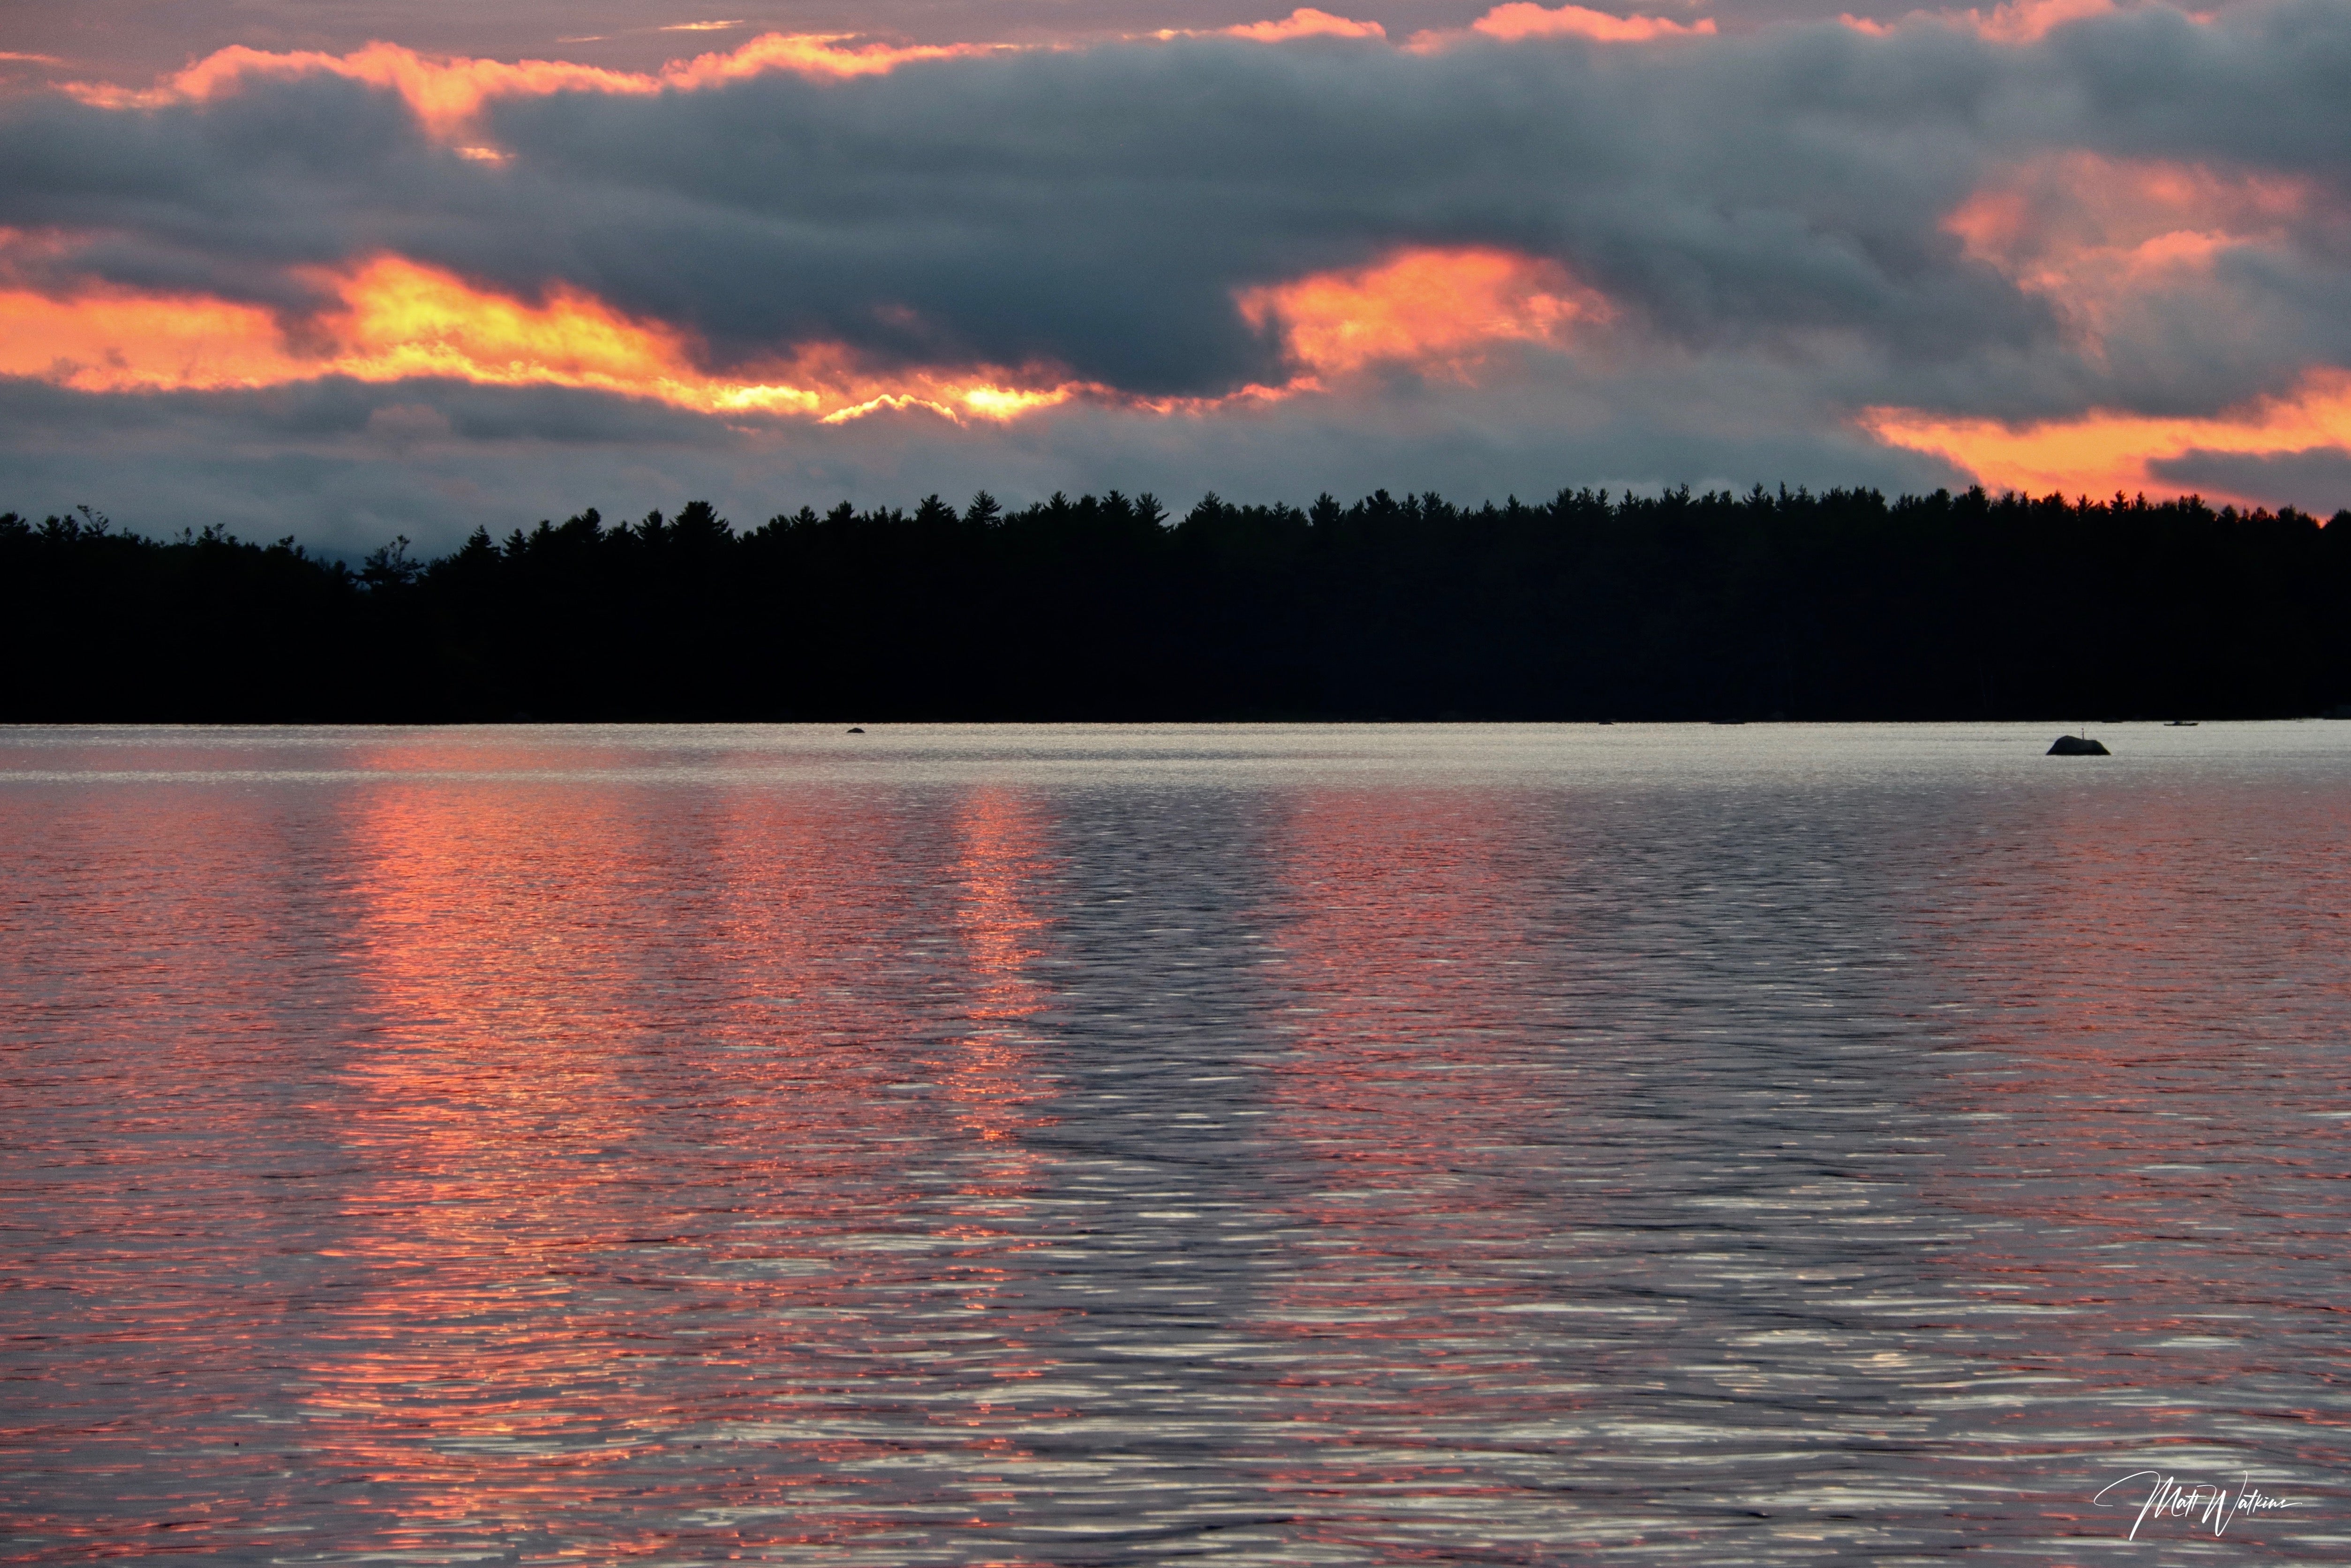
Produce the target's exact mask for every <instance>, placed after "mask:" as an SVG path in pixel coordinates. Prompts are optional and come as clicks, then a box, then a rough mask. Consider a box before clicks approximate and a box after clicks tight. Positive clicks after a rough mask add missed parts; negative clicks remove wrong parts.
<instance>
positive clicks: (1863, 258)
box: [0, 0, 2351, 393]
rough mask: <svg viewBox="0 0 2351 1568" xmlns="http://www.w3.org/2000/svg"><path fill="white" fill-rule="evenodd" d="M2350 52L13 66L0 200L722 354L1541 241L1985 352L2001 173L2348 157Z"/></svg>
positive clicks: (143, 258) (1889, 45)
mask: <svg viewBox="0 0 2351 1568" xmlns="http://www.w3.org/2000/svg"><path fill="white" fill-rule="evenodd" d="M2346 73H2351V5H2346V0H2300V3H2297V4H2293V5H2280V6H2276V7H2273V8H2270V9H2266V10H2262V11H2258V12H2249V13H2240V14H2235V15H2232V16H2230V17H2228V18H2225V19H2224V20H2223V21H2221V22H2220V23H2219V24H2216V25H2210V26H2199V25H2197V24H2194V23H2190V22H2189V21H2187V20H2186V19H2184V18H2182V17H2179V16H2176V15H2174V14H2172V13H2168V12H2162V11H2156V12H2147V13H2142V14H2137V15H2133V16H2114V17H2108V18H2105V19H2100V20H2095V21H2093V22H2089V23H2085V24H2082V25H2079V26H2074V27H2070V28H2065V29H2061V30H2060V31H2058V32H2057V33H2055V34H2053V35H2052V36H2050V37H2049V38H2048V39H2047V40H2045V41H2044V42H2043V43H2041V44H2039V45H2034V46H2029V47H2006V46H2001V45H1996V44H1992V43H1988V42H1986V41H1984V40H1982V39H1980V38H1979V37H1977V36H1974V35H1973V34H1972V33H1970V32H1968V31H1965V30H1963V29H1959V28H1956V27H1938V26H1913V27H1908V28H1905V29H1902V30H1901V31H1899V32H1898V33H1896V35H1895V36H1891V37H1883V38H1878V37H1870V36H1865V35H1862V34H1860V33H1857V32H1855V31H1852V30H1850V29H1846V28H1843V27H1838V26H1813V27H1803V28H1780V29H1773V30H1770V31H1767V32H1764V33H1760V34H1755V35H1750V36H1729V37H1722V38H1716V39H1711V40H1704V41H1698V42H1690V43H1681V44H1677V45H1673V46H1670V47H1657V48H1637V49H1628V48H1591V47H1584V46H1582V45H1579V44H1573V43H1568V44H1560V45H1529V44H1520V45H1517V46H1501V45H1491V44H1486V43H1482V42H1480V43H1473V44H1469V45H1465V46H1463V47H1457V48H1455V49H1452V50H1449V51H1447V52H1443V53H1439V54H1436V55H1430V56H1420V55H1412V54H1407V53H1404V52H1401V51H1398V50H1395V49H1393V48H1390V47H1384V46H1379V45H1361V46H1355V45H1316V46H1307V47H1279V48H1269V47H1260V46H1255V45H1248V44H1241V43H1237V42H1226V41H1219V40H1207V41H1197V42H1190V43H1177V44H1169V45H1133V46H1120V47H1100V48H1095V49H1091V50H1083V51H1073V52H1063V53H1036V54H1027V55H1020V56H1015V57H996V58H986V59H961V60H953V61H943V62H933V63H927V64H922V65H914V66H907V67H902V68H900V69H899V70H897V71H895V72H893V73H892V74H890V75H887V76H883V77H877V78H862V79H857V80H852V81H848V82H811V81H809V80H806V79H803V78H798V77H794V76H788V75H781V74H777V75H769V76H766V77H761V78H753V79H749V80H747V81H743V82H740V83H737V84H735V85H732V86H729V87H726V88H714V89H705V90H700V91H673V92H669V93H664V94H662V95H659V96H653V97H628V96H613V95H603V94H595V93H580V92H575V93H565V94H559V95H555V96H551V97H545V98H535V99H508V100H505V101H502V102H498V103H495V104H494V105H493V107H492V109H491V110H490V112H489V114H488V116H487V118H486V123H485V126H484V130H483V137H484V139H485V140H488V141H490V142H492V143H494V144H495V145H496V146H497V147H500V148H502V149H504V150H506V151H510V152H511V153H512V154H513V155H514V156H513V158H512V160H511V161H508V162H507V163H505V164H493V163H488V162H483V161H471V160H468V159H466V158H464V157H462V156H459V155H458V153H457V152H456V151H455V150H454V149H451V148H448V147H444V146H440V145H436V144H434V142H432V141H431V140H428V139H427V138H426V137H425V136H424V135H423V132H422V131H421V130H419V129H418V127H417V126H416V125H415V123H414V121H413V119H412V118H411V117H410V116H409V115H408V113H407V111H406V109H405V107H404V106H403V105H402V103H401V102H400V101H399V100H398V99H396V98H394V97H392V95H390V94H389V93H385V92H380V91H375V90H372V89H370V88H365V87H362V86H360V85H359V84H357V83H353V82H350V81H345V80H341V79H338V78H326V77H308V78H298V79H294V80H277V81H269V80H256V81H253V82H252V83H250V84H249V85H248V86H247V87H246V89H245V90H244V91H242V92H240V93H237V94H235V95H233V96H229V97H225V98H223V99H217V100H215V101H213V102H210V103H205V104H199V105H179V106H174V107H170V108H164V109H153V110H146V111H131V110H122V109H96V108H89V107H85V106H82V105H79V104H75V103H71V102H68V101H65V100H62V99H55V98H40V99H20V100H16V101H14V102H12V103H10V104H9V105H8V106H7V107H6V110H5V123H0V224H7V225H11V226H15V227H18V228H23V229H35V230H37V229H47V228H60V229H68V230H74V231H78V232H82V233H86V234H90V235H92V236H93V237H92V238H91V239H90V241H89V244H88V245H87V246H86V248H84V249H82V250H80V251H79V252H78V253H76V254H73V255H72V256H70V257H69V258H67V259H65V260H63V261H57V262H53V263H51V264H50V266H51V269H52V270H51V273H50V275H49V276H48V277H47V279H46V280H45V281H47V282H48V283H50V284H51V285H52V286H54V285H56V284H57V282H59V281H60V273H61V272H72V271H76V270H78V271H84V272H87V273H89V274H91V275H99V276H103V277H106V278H109V279H111V280H115V281H120V282H123V283H127V284H132V285H136V286H145V287H175V288H176V287H200V288H203V289H204V290H206V291H208V292H215V293H219V294H222V295H225V296H229V297H235V298H243V299H257V300H263V301H266V302H268V303H271V304H273V305H277V306H282V307H284V308H287V309H288V310H295V311H298V310H299V309H300V308H301V307H302V306H303V304H304V302H305V301H306V300H307V299H308V289H307V287H306V286H304V285H303V284H302V283H301V282H300V281H299V279H298V276H297V275H295V272H294V270H293V269H297V268H299V267H302V266H306V265H324V264H332V263H336V262H338V261H341V260H346V259H349V258H352V257H356V256H360V255H364V254H370V253H371V252H376V251H383V250H391V251H396V252H398V253H400V254H404V255H407V256H410V257H413V258H414V259H417V260H419V261H423V262H427V263H432V264H436V265H445V266H450V267H453V268H455V269H457V270H459V271H461V272H463V273H465V274H466V275H469V276H472V277H474V278H475V279H476V280H479V281H483V282H486V283H489V284H492V285H495V286H498V287H501V288H504V289H508V290H513V291H516V292H518V293H522V294H524V295H526V296H528V295H531V294H533V293H535V292H536V291H537V290H538V289H539V288H541V287H542V286H545V285H546V284H548V283H549V282H551V281H556V280H562V281H566V282H569V283H572V284H576V285H578V286H581V287H584V288H586V289H589V290H590V291H592V292H594V293H595V294H597V295H599V296H602V297H604V298H606V299H608V300H610V301H611V302H612V303H613V304H615V305H616V306H620V307H621V308H622V309H625V310H629V311H632V312H636V313H641V314H644V315H650V316H654V317H660V318H663V319H664V320H669V321H673V322H676V323H679V324H682V325H684V326H687V327H692V328H693V329H695V331H697V332H699V333H701V334H703V335H704V336H705V337H706V339H707V341H708V342H709V344H710V345H711V347H712V351H713V354H714V356H715V358H717V359H719V360H721V361H725V360H728V359H737V358H747V357H755V356H757V355H758V354H760V353H763V352H768V351H771V350H772V349H774V348H776V347H777V346H778V345H779V344H781V343H785V342H789V341H796V340H805V339H810V338H828V339H839V340H842V341H846V342H849V343H852V344H854V345H857V346H858V347H860V348H862V349H864V350H866V351H868V352H870V353H872V354H873V355H875V356H877V357H880V358H883V359H885V360H887V359H898V360H909V361H934V360H940V359H950V360H952V359H965V358H982V359H987V360H993V361H998V362H1005V363H1014V364H1017V363H1020V362H1022V361H1025V360H1029V359H1032V358H1033V359H1045V360H1051V361H1055V362H1059V363H1061V364H1066V365H1067V366H1069V367H1071V369H1073V370H1075V371H1076V372H1077V373H1078V374H1079V375H1081V376H1082V377H1088V378H1093V379H1102V380H1104V381H1107V382H1110V383H1112V384H1113V385H1116V386H1119V387H1122V388H1124V389H1133V390H1136V391H1143V392H1153V393H1157V392H1214V391H1220V390H1224V389H1228V388H1230V387H1232V386H1234V385H1237V384H1239V383H1240V382H1243V381H1246V380H1248V379H1252V378H1263V377H1266V376H1269V375H1271V374H1274V373H1276V370H1277V367H1276V365H1275V364H1274V363H1273V360H1272V358H1271V355H1272V349H1271V346H1270V344H1269V343H1267V342H1266V341H1265V340H1264V339H1263V338H1262V337H1260V336H1259V335H1258V334H1256V333H1253V332H1252V331H1251V330H1250V329H1249V327H1248V325H1247V324H1246V323H1245V322H1243V321H1242V320H1241V318H1240V317H1239V315H1238V312H1237V311H1236V309H1235V307H1234V304H1233V295H1234V292H1235V291H1236V290H1237V289H1241V288H1246V287H1248V286H1252V285H1258V284H1265V283H1271V282H1277V281H1280V280H1282V279H1285V278H1290V277H1294V276H1297V275H1301V274H1302V273H1305V272H1309V271H1312V270H1315V269H1319V268H1325V267H1331V266H1337V265H1350V264H1357V263H1363V262H1367V261H1369V260H1371V259H1373V258H1374V257H1376V256H1377V255H1378V254H1381V253H1382V252H1383V251H1384V250H1386V249H1388V248H1390V247H1393V246H1395V245H1398V244H1500V245H1507V246H1510V247H1513V248H1518V249H1524V250H1529V251H1532V252H1536V253H1539V254H1546V255H1550V256H1554V257H1556V258H1558V259H1560V260H1561V261H1562V262H1564V263H1565V264H1567V265H1569V266H1571V267H1572V268H1573V269H1574V270H1575V272H1576V273H1577V274H1578V275H1580V276H1582V277H1583V278H1585V279H1586V280H1588V281H1589V282H1591V283H1592V284H1593V285H1594V286H1597V287H1599V288H1600V289H1601V290H1603V291H1604V293H1605V294H1607V295H1608V296H1610V298H1611V299H1612V300H1613V301H1614V303H1615V304H1616V305H1617V306H1618V307H1619V308H1620V309H1622V310H1624V311H1625V312H1627V313H1628V316H1629V317H1630V318H1631V319H1632V320H1633V321H1634V322H1635V323H1636V324H1637V325H1638V326H1639V327H1641V328H1642V329H1643V330H1645V331H1649V332H1654V333H1656V334H1657V335H1659V336H1661V337H1665V338H1667V339H1669V340H1671V341H1675V342H1679V343H1682V344H1685V345H1694V346H1707V345H1714V344H1722V343H1742V342H1743V343H1756V344H1762V345H1767V346H1768V345H1771V344H1773V343H1778V342H1789V341H1794V340H1797V339H1800V338H1802V337H1804V336H1805V335H1810V334H1820V333H1836V334H1845V335H1851V336H1853V337H1857V338H1858V339H1859V340H1861V341H1863V342H1865V343H1867V344H1870V345H1873V346H1875V348H1876V349H1877V350H1878V351H1880V352H1882V353H1883V354H1884V355H1885V356H1886V358H1887V360H1888V362H1889V363H1890V364H1892V365H1894V366H1896V367H1904V366H1932V365H1949V364H1950V363H1953V362H1957V361H1959V360H1961V359H1964V358H1967V357H1968V356H1970V355H1980V354H1983V353H1987V352H1993V351H1998V352H2004V353H2008V354H2011V355H2014V354H2021V353H2024V352H2026V351H2028V350H2029V349H2030V348H2032V345H2034V344H2036V343H2040V342H2043V341H2045V340H2047V339H2048V338H2049V337H2051V335H2052V334H2053V330H2054V328H2053V317H2052V315H2051V312H2050V309H2049V307H2048V306H2047V304H2046V303H2045V302H2044V301H2043V300H2041V299H2038V298H2036V297H2033V296H2029V295H2026V294H2023V293H2021V292H2020V291H2019V290H2018V289H2017V288H2016V286H2014V285H2013V284H2012V283H2011V281H2009V280H2008V279H2006V278H2004V277H2002V276H2001V275H1998V274H1997V273H1995V272H1994V271H1992V270H1991V268H1989V267H1987V266H1985V265H1981V264H1980V263H1979V262H1975V261H1970V260H1969V259H1967V258H1966V257H1965V256H1963V254H1961V252H1960V248H1959V244H1958V242H1957V241H1956V240H1955V239H1954V238H1953V237H1952V236H1951V235H1949V234H1947V233H1945V232H1944V231H1943V229H1942V228H1941V227H1940V224H1941V221H1942V220H1943V218H1944V217H1945V215H1946V214H1947V213H1949V211H1950V210H1951V209H1952V207H1953V206H1955V205H1956V204H1957V203H1958V202H1960V201H1961V200H1963V199H1964V198H1965V197H1966V195H1967V194H1968V193H1969V192H1970V190H1971V189H1973V188H1974V187H1975V186H1976V185H1977V184H1978V183H1979V182H1980V181H1981V180H1982V179H1983V178H1984V176H1985V173H1986V171H1987V170H1988V169H1990V168H1991V167H1993V166H1994V165H1996V164H1997V163H1999V162H2000V161H2002V160H2011V159H2016V158H2020V157H2024V156H2028V155H2030V154H2032V152H2034V151H2043V150H2047V149H2052V148H2064V147H2078V148H2089V149H2095V150H2101V151H2109V152H2112V153H2115V154H2117V155H2160V156H2163V157H2167V158H2175V159H2190V160H2200V161H2214V160H2218V161H2224V162H2227V163H2230V164H2231V165H2233V166H2239V167H2243V168H2247V169H2267V170H2273V171H2290V172H2294V173H2296V174H2300V175H2303V176H2305V177H2314V178H2315V179H2317V180H2319V181H2320V182H2324V183H2325V184H2326V185H2328V186H2329V187H2330V188H2339V185H2340V182H2341V180H2342V178H2343V175H2344V172H2345V167H2346V148H2351V100H2346V95H2344V94H2343V93H2342V91H2341V90H2340V83H2341V82H2342V81H2343V80H2345V79H2351V75H2346Z"/></svg>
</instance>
